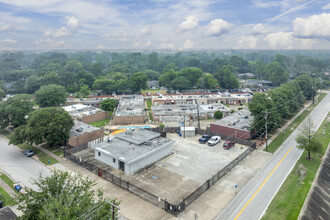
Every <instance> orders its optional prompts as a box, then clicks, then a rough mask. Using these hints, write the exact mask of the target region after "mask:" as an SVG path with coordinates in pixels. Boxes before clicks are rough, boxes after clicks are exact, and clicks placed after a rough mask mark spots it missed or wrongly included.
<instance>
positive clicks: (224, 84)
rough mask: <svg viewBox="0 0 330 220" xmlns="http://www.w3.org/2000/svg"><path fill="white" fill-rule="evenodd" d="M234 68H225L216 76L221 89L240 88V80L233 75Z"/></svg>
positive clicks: (228, 66)
mask: <svg viewBox="0 0 330 220" xmlns="http://www.w3.org/2000/svg"><path fill="white" fill-rule="evenodd" d="M233 72H234V67H232V66H230V65H226V66H223V67H222V68H221V70H220V71H218V72H217V73H215V74H214V77H215V78H216V79H217V80H218V83H219V85H220V87H221V88H224V89H235V88H238V87H239V83H238V80H237V79H236V77H235V76H234V75H233Z"/></svg>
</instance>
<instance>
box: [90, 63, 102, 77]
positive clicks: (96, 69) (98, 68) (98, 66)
mask: <svg viewBox="0 0 330 220" xmlns="http://www.w3.org/2000/svg"><path fill="white" fill-rule="evenodd" d="M89 69H90V71H91V73H92V74H93V75H94V76H95V77H98V76H100V75H102V73H103V65H102V63H98V62H95V63H92V65H91V66H90V68H89Z"/></svg>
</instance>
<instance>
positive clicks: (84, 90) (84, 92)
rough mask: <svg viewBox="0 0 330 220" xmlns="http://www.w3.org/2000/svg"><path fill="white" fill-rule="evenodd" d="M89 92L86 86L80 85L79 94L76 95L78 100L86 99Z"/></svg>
mask: <svg viewBox="0 0 330 220" xmlns="http://www.w3.org/2000/svg"><path fill="white" fill-rule="evenodd" d="M90 93H91V90H90V89H89V87H88V85H82V86H81V87H80V90H79V92H78V93H77V97H78V98H88V97H89V94H90Z"/></svg>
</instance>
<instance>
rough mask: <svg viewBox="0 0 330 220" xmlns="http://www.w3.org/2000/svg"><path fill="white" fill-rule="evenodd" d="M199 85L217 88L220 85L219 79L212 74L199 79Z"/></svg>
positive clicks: (202, 87) (204, 87)
mask: <svg viewBox="0 0 330 220" xmlns="http://www.w3.org/2000/svg"><path fill="white" fill-rule="evenodd" d="M197 85H198V87H199V88H201V89H216V88H218V87H219V84H218V81H217V79H216V78H214V77H213V76H212V75H211V74H205V75H203V76H202V77H200V78H199V79H198V81H197Z"/></svg>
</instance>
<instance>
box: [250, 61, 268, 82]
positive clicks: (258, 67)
mask: <svg viewBox="0 0 330 220" xmlns="http://www.w3.org/2000/svg"><path fill="white" fill-rule="evenodd" d="M265 67H266V64H265V62H264V61H262V60H257V61H256V62H254V63H253V64H252V68H253V70H254V74H255V75H256V76H257V78H258V79H265V78H266V77H265Z"/></svg>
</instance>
